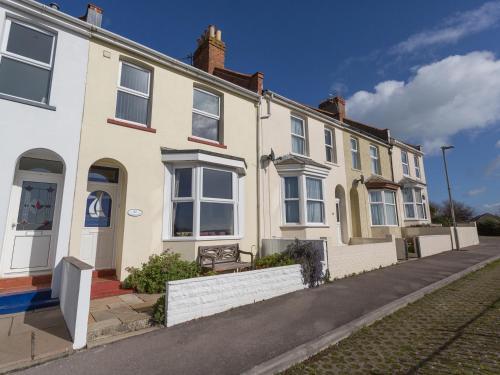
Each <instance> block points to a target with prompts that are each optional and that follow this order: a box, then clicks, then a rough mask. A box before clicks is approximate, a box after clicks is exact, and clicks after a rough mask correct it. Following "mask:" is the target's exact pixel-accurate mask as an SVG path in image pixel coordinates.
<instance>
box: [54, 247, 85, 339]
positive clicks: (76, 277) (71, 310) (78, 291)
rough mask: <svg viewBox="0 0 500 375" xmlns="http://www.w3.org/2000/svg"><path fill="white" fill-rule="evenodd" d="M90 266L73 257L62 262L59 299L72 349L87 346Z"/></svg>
mask: <svg viewBox="0 0 500 375" xmlns="http://www.w3.org/2000/svg"><path fill="white" fill-rule="evenodd" d="M91 284H92V266H91V265H89V264H87V263H84V262H82V261H81V260H78V259H76V258H74V257H65V258H63V261H62V272H61V287H60V291H61V292H60V294H59V299H60V302H61V312H62V314H63V316H64V321H65V322H66V326H67V327H68V331H69V333H70V334H71V338H72V339H73V349H81V348H83V347H85V345H87V323H88V318H89V308H90V287H91Z"/></svg>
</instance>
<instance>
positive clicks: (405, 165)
mask: <svg viewBox="0 0 500 375" xmlns="http://www.w3.org/2000/svg"><path fill="white" fill-rule="evenodd" d="M405 157H406V162H405V160H404V159H405ZM401 168H402V169H403V176H409V175H410V159H409V158H408V152H407V151H405V150H401ZM405 169H406V172H405Z"/></svg>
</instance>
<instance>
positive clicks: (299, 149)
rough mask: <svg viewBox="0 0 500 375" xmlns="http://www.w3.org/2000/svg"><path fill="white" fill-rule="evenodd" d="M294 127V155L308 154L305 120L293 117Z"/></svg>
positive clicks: (292, 124)
mask: <svg viewBox="0 0 500 375" xmlns="http://www.w3.org/2000/svg"><path fill="white" fill-rule="evenodd" d="M291 126H292V131H291V132H292V152H293V153H294V154H299V155H305V154H306V127H305V123H304V120H303V119H301V118H299V117H295V116H291Z"/></svg>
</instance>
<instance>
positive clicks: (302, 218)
mask: <svg viewBox="0 0 500 375" xmlns="http://www.w3.org/2000/svg"><path fill="white" fill-rule="evenodd" d="M285 177H296V178H297V179H298V185H299V189H298V190H299V198H298V200H299V222H298V223H295V222H290V223H289V222H287V221H286V207H285V200H297V199H296V198H294V199H288V198H287V199H285V197H286V195H285ZM307 178H312V179H314V180H320V181H321V195H322V197H323V199H309V198H308V197H307V183H306V180H307ZM281 196H282V199H281V202H282V210H281V214H282V221H281V222H282V226H284V227H328V222H327V218H326V208H325V179H324V178H321V177H318V176H315V175H309V174H305V173H303V174H283V175H281ZM308 200H309V201H315V202H321V203H322V206H323V208H322V209H323V222H309V221H308V220H307V201H308Z"/></svg>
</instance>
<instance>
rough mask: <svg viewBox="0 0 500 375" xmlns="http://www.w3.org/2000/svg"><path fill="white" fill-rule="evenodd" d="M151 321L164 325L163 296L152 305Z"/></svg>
mask: <svg viewBox="0 0 500 375" xmlns="http://www.w3.org/2000/svg"><path fill="white" fill-rule="evenodd" d="M153 320H154V321H155V322H156V323H158V324H165V296H164V295H163V296H161V297H160V298H158V301H156V303H155V304H154V305H153Z"/></svg>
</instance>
